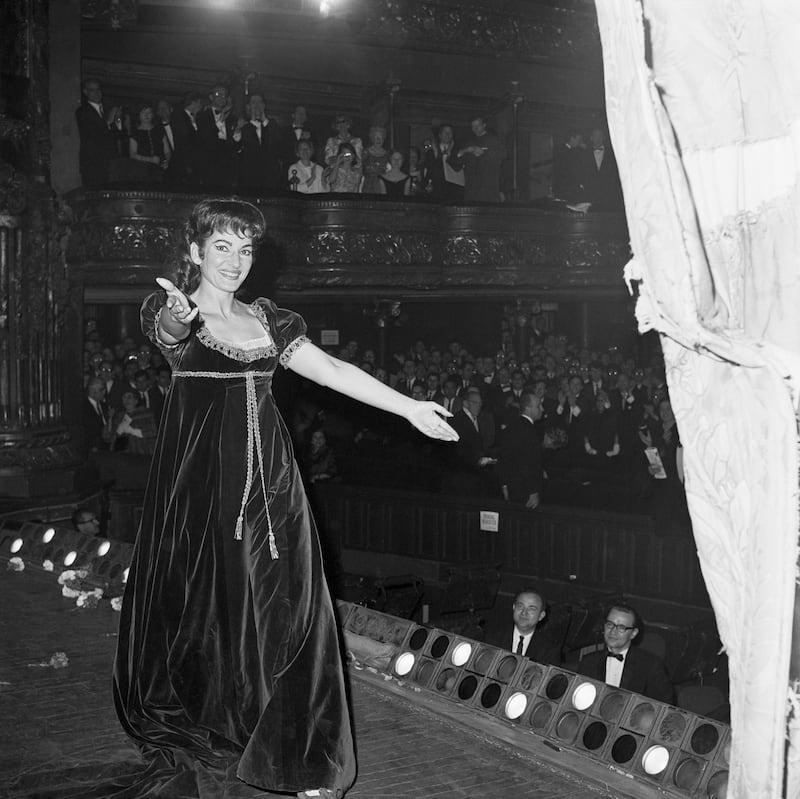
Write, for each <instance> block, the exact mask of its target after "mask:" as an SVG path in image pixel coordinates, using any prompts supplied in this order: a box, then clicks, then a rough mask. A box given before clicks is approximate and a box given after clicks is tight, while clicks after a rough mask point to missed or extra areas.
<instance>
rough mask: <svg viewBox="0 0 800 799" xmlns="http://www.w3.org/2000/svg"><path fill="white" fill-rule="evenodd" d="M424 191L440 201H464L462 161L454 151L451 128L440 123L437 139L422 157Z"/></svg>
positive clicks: (454, 202) (453, 202)
mask: <svg viewBox="0 0 800 799" xmlns="http://www.w3.org/2000/svg"><path fill="white" fill-rule="evenodd" d="M423 172H424V183H425V191H426V192H428V191H430V196H431V198H432V199H434V200H436V201H437V202H441V203H448V204H457V203H460V202H463V201H464V162H463V161H462V159H461V158H459V157H458V155H457V153H456V152H455V143H454V141H453V128H452V127H451V126H450V125H442V127H441V128H439V132H438V141H437V142H436V143H431V145H430V147H429V148H428V149H427V150H426V151H425V156H424V158H423Z"/></svg>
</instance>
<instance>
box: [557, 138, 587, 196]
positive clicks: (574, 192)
mask: <svg viewBox="0 0 800 799" xmlns="http://www.w3.org/2000/svg"><path fill="white" fill-rule="evenodd" d="M590 157H591V156H590V155H589V153H587V151H586V150H584V149H583V148H582V147H568V146H567V145H566V143H565V144H561V145H559V146H558V147H556V148H555V149H554V150H553V196H554V197H555V198H556V199H558V200H565V201H566V202H581V201H583V200H585V199H586V186H585V182H586V180H587V179H588V176H589V175H590V174H591V173H590V167H591V163H590V162H589V160H588V159H589V158H590Z"/></svg>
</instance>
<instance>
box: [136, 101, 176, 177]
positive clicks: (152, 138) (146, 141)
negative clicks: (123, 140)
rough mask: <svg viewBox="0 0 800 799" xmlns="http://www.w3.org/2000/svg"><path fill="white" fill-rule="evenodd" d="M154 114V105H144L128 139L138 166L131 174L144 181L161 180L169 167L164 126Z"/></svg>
mask: <svg viewBox="0 0 800 799" xmlns="http://www.w3.org/2000/svg"><path fill="white" fill-rule="evenodd" d="M154 116H155V115H154V114H153V106H151V105H143V106H142V107H141V108H140V109H139V113H138V123H137V125H136V128H135V129H134V130H132V131H131V134H130V137H129V139H128V155H129V157H130V159H131V160H132V161H134V162H136V167H137V168H136V169H133V170H131V176H132V177H133V178H134V179H135V180H137V181H141V182H143V183H158V182H160V181H161V180H162V178H163V170H165V169H166V168H167V156H166V150H165V148H164V128H163V127H162V126H161V125H158V124H155V123H154Z"/></svg>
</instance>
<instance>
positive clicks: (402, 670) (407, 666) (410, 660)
mask: <svg viewBox="0 0 800 799" xmlns="http://www.w3.org/2000/svg"><path fill="white" fill-rule="evenodd" d="M416 659H417V658H416V657H415V656H414V655H413V654H412V653H411V652H403V654H402V655H400V656H399V657H398V658H397V660H395V662H394V671H395V674H398V675H400V676H401V677H405V676H406V675H407V674H408V673H409V672H410V671H411V669H413V668H414V663H415V662H416Z"/></svg>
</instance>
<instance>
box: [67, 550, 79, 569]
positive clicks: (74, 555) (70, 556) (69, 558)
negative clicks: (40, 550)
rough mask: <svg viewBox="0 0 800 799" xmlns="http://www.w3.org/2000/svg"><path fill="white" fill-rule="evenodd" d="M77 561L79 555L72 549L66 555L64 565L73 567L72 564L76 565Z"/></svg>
mask: <svg viewBox="0 0 800 799" xmlns="http://www.w3.org/2000/svg"><path fill="white" fill-rule="evenodd" d="M77 559H78V553H77V552H76V551H75V550H74V549H71V550H70V551H69V552H67V554H66V555H64V565H65V566H72V564H73V563H75V561H76V560H77Z"/></svg>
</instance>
